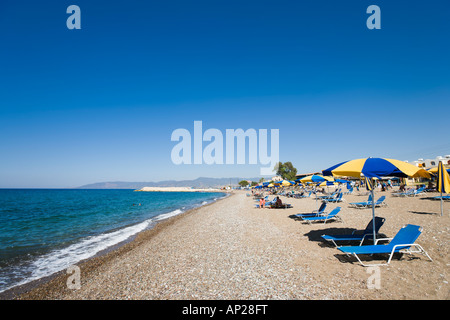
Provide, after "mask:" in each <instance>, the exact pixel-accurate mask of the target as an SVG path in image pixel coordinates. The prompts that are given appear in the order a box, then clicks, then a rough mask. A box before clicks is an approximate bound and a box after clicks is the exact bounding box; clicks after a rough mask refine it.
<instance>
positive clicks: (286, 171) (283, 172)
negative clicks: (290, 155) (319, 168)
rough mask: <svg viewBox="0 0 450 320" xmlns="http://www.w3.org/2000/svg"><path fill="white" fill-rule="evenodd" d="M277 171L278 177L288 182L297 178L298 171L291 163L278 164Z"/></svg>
mask: <svg viewBox="0 0 450 320" xmlns="http://www.w3.org/2000/svg"><path fill="white" fill-rule="evenodd" d="M275 170H276V172H277V175H279V176H281V177H282V178H283V179H286V180H294V179H295V176H296V175H297V169H296V168H295V167H294V166H293V165H292V163H291V162H290V161H288V162H285V163H282V162H278V163H277V164H276V165H275Z"/></svg>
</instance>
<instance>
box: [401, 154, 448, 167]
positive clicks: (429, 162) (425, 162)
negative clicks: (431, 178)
mask: <svg viewBox="0 0 450 320" xmlns="http://www.w3.org/2000/svg"><path fill="white" fill-rule="evenodd" d="M439 161H442V163H443V164H444V165H447V166H448V165H450V155H445V156H437V157H436V158H435V159H423V158H420V159H417V160H415V161H412V164H414V165H416V166H417V167H419V168H423V169H425V170H426V169H431V168H434V167H437V165H438V164H439ZM406 162H408V161H406Z"/></svg>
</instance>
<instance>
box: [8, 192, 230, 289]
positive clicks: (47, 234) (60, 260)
mask: <svg viewBox="0 0 450 320" xmlns="http://www.w3.org/2000/svg"><path fill="white" fill-rule="evenodd" d="M224 196H225V194H224V193H211V192H135V191H133V190H80V189H58V190H55V189H0V292H2V291H4V290H7V289H9V288H11V287H14V286H17V285H21V284H24V283H27V282H29V281H32V280H36V279H40V278H42V277H46V276H49V275H51V274H53V273H55V272H58V271H61V270H64V269H67V268H68V267H69V266H71V265H73V264H75V263H77V262H79V261H81V260H83V259H87V258H90V257H93V256H94V255H96V254H97V253H99V252H100V251H103V250H105V249H108V248H111V247H112V246H115V245H117V244H119V243H121V242H124V241H126V240H128V239H130V238H131V237H133V236H134V235H136V234H137V233H139V232H141V231H143V230H145V229H149V228H151V227H152V226H153V225H154V224H155V223H156V222H157V221H160V220H163V219H166V218H169V217H171V216H174V215H177V214H180V213H182V212H185V211H186V210H189V209H192V208H195V207H199V206H201V205H205V204H207V203H210V202H213V201H215V200H217V199H218V198H221V197H224Z"/></svg>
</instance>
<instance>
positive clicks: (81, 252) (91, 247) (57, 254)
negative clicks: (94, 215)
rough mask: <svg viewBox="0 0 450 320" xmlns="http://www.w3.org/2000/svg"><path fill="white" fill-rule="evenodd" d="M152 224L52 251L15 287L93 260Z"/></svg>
mask: <svg viewBox="0 0 450 320" xmlns="http://www.w3.org/2000/svg"><path fill="white" fill-rule="evenodd" d="M151 222H152V220H151V219H149V220H147V221H144V222H141V223H139V224H136V225H133V226H129V227H125V228H123V229H120V230H116V231H113V232H110V233H104V234H100V235H97V236H92V237H87V238H84V239H82V240H81V241H79V242H77V243H74V244H72V245H70V246H68V247H66V248H63V249H58V250H54V251H51V252H49V253H48V254H45V255H43V256H41V257H39V258H38V259H37V260H35V261H33V262H32V263H31V265H30V266H29V267H28V268H27V269H29V270H32V273H31V276H30V277H28V278H27V279H25V280H23V281H22V282H20V283H17V284H15V285H14V286H17V285H22V284H25V283H28V282H30V281H33V280H37V279H40V278H43V277H47V276H50V275H52V274H54V273H56V272H59V271H62V270H65V269H67V268H68V267H70V266H71V265H74V264H76V263H77V262H79V261H81V260H84V259H88V258H91V257H93V256H95V255H96V254H97V253H99V252H100V251H102V250H105V249H107V248H109V247H111V246H114V245H116V244H118V243H120V242H123V241H125V240H127V239H128V238H130V237H131V236H133V235H135V234H137V233H139V232H141V231H143V230H145V229H146V228H148V226H149V225H150V223H151ZM6 289H8V288H5V289H4V290H6Z"/></svg>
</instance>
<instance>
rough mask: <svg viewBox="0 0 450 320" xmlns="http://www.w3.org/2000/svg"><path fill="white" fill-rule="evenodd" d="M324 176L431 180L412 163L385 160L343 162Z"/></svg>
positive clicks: (366, 159) (426, 173)
mask: <svg viewBox="0 0 450 320" xmlns="http://www.w3.org/2000/svg"><path fill="white" fill-rule="evenodd" d="M322 173H323V175H324V176H348V177H358V178H359V177H360V176H361V174H363V175H364V176H365V177H367V178H381V177H401V178H406V177H423V178H428V179H429V178H430V174H429V173H428V172H427V171H426V170H424V169H421V168H419V167H416V166H415V165H412V164H410V163H407V162H404V161H400V160H394V159H385V158H364V159H355V160H350V161H345V162H341V163H339V164H337V165H335V166H332V167H330V168H328V169H325V170H323V171H322Z"/></svg>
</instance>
